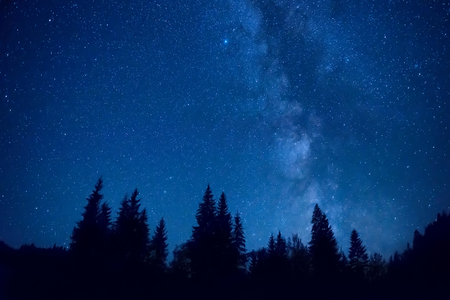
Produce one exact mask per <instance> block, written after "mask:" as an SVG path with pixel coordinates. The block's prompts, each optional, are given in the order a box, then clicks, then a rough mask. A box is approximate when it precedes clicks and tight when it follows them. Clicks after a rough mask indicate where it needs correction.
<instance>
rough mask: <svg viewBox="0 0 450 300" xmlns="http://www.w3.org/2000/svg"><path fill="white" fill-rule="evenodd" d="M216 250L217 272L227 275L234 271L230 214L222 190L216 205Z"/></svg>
mask: <svg viewBox="0 0 450 300" xmlns="http://www.w3.org/2000/svg"><path fill="white" fill-rule="evenodd" d="M216 234H217V244H216V247H217V251H218V257H217V258H216V261H217V267H218V270H217V271H218V272H219V273H220V274H221V275H222V276H227V275H230V274H231V273H233V272H234V271H236V269H235V268H236V264H235V251H234V250H233V246H232V224H231V214H230V213H229V212H228V205H227V198H226V196H225V193H224V192H222V194H221V195H220V198H219V202H218V205H217V233H216Z"/></svg>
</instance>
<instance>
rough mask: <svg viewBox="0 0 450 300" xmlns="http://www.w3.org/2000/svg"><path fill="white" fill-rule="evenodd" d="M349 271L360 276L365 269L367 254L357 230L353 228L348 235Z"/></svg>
mask: <svg viewBox="0 0 450 300" xmlns="http://www.w3.org/2000/svg"><path fill="white" fill-rule="evenodd" d="M348 259H349V266H350V270H351V272H352V273H353V274H354V275H356V276H358V277H359V278H362V277H363V276H364V274H365V272H366V270H367V263H368V256H367V253H366V248H365V247H364V246H363V244H362V241H361V238H360V236H359V234H358V232H357V231H356V230H355V229H353V231H352V233H351V235H350V249H349V253H348Z"/></svg>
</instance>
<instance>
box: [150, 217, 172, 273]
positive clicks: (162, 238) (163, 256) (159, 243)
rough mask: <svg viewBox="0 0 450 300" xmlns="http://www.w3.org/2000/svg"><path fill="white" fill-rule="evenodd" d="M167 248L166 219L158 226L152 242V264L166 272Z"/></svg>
mask: <svg viewBox="0 0 450 300" xmlns="http://www.w3.org/2000/svg"><path fill="white" fill-rule="evenodd" d="M167 247H168V244H167V231H166V223H165V222H164V218H162V219H161V220H160V221H159V224H158V225H157V226H156V229H155V232H154V234H153V237H152V239H151V241H150V263H151V264H152V265H153V266H154V267H156V268H157V269H158V270H164V269H165V268H166V260H167V254H168V250H167Z"/></svg>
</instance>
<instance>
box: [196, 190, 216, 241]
mask: <svg viewBox="0 0 450 300" xmlns="http://www.w3.org/2000/svg"><path fill="white" fill-rule="evenodd" d="M195 219H196V220H197V224H198V225H197V226H194V228H193V233H192V236H193V238H194V240H195V239H197V240H198V239H201V238H202V237H204V236H208V235H211V234H213V233H214V231H215V230H216V203H215V201H214V198H213V194H212V192H211V188H210V186H209V184H208V187H207V188H206V191H205V194H204V195H203V202H201V203H200V204H199V207H198V209H197V213H196V215H195Z"/></svg>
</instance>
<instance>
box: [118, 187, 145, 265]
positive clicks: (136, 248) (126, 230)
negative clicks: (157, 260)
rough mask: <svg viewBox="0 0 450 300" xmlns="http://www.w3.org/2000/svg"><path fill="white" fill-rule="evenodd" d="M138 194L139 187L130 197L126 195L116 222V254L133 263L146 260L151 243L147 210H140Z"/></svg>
mask: <svg viewBox="0 0 450 300" xmlns="http://www.w3.org/2000/svg"><path fill="white" fill-rule="evenodd" d="M138 195H139V192H138V190H137V189H135V190H134V191H133V193H132V195H131V198H130V199H128V197H127V195H125V197H124V199H123V200H122V202H121V207H120V209H119V215H118V217H117V220H116V222H115V224H114V225H115V226H114V229H115V230H114V231H115V237H114V243H115V245H114V246H115V250H116V252H117V253H116V254H117V255H118V256H119V257H118V258H119V259H121V260H127V261H129V262H133V263H137V262H142V261H144V259H145V257H147V250H148V245H149V227H148V222H147V211H146V210H145V209H143V210H142V211H140V206H141V205H140V199H138V198H137V197H138Z"/></svg>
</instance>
